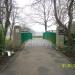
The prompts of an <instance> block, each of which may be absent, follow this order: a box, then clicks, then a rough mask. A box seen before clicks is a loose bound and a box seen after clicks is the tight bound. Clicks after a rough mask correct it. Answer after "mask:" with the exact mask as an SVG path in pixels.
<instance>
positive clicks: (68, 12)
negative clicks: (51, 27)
mask: <svg viewBox="0 0 75 75" xmlns="http://www.w3.org/2000/svg"><path fill="white" fill-rule="evenodd" d="M57 1H58V2H57ZM57 1H56V0H53V2H54V15H55V19H56V21H57V23H58V25H59V26H61V27H63V28H64V29H65V33H66V34H67V38H68V45H69V47H70V48H71V47H72V33H71V26H72V21H73V3H74V0H66V1H65V0H64V1H65V3H64V4H65V5H64V4H63V2H62V0H57ZM59 2H62V3H60V5H58V4H57V3H59ZM62 4H63V5H64V6H63V5H62ZM57 7H58V8H59V11H62V13H63V14H60V16H61V17H62V16H63V15H65V16H67V20H68V22H67V24H65V23H64V22H63V21H62V20H61V19H60V17H59V15H58V14H59V13H58V8H57Z"/></svg>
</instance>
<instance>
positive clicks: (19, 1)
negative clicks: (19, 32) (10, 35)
mask: <svg viewBox="0 0 75 75" xmlns="http://www.w3.org/2000/svg"><path fill="white" fill-rule="evenodd" d="M16 2H17V4H18V6H19V7H25V5H30V4H31V3H32V2H33V0H16ZM30 12H31V9H29V8H25V14H27V13H30ZM21 15H22V16H23V15H24V13H23V12H21ZM25 21H29V22H30V19H29V20H28V19H25ZM29 27H30V28H31V29H33V30H34V31H38V32H43V31H44V26H41V25H38V24H35V25H31V24H30V25H29ZM55 29H56V26H52V27H50V28H48V30H55Z"/></svg>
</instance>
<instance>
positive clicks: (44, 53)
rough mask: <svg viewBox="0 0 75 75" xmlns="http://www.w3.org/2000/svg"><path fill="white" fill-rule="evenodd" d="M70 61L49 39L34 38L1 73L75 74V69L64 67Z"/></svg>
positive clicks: (30, 74)
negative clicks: (53, 46) (55, 48)
mask: <svg viewBox="0 0 75 75" xmlns="http://www.w3.org/2000/svg"><path fill="white" fill-rule="evenodd" d="M69 63H70V62H69V60H68V58H67V57H65V56H64V55H63V54H61V53H60V52H57V51H56V50H54V49H53V48H52V45H51V43H49V42H48V41H47V40H43V39H33V40H29V41H28V42H27V43H26V44H25V47H24V49H23V50H21V51H20V52H18V53H16V55H15V56H14V57H13V58H11V60H10V63H9V64H8V66H7V67H6V69H4V70H3V71H2V72H1V73H0V75H75V69H72V68H63V67H62V64H69Z"/></svg>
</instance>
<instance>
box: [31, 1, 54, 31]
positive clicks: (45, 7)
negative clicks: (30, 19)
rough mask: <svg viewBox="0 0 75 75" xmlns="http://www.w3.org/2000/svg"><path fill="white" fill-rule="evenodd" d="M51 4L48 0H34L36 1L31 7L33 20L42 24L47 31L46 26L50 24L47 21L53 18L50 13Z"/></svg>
mask: <svg viewBox="0 0 75 75" xmlns="http://www.w3.org/2000/svg"><path fill="white" fill-rule="evenodd" d="M51 5H52V4H51V1H50V0H36V2H33V3H32V7H33V8H34V9H35V12H34V14H35V18H34V22H35V23H38V24H40V25H44V27H45V31H47V27H49V26H50V24H49V23H48V22H50V21H51V20H52V19H53V16H51V15H50V14H52V13H51V12H52V10H51V9H52V8H51Z"/></svg>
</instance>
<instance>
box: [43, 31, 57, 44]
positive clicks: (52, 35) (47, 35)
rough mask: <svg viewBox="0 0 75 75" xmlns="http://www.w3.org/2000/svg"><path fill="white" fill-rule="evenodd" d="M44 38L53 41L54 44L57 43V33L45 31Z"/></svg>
mask: <svg viewBox="0 0 75 75" xmlns="http://www.w3.org/2000/svg"><path fill="white" fill-rule="evenodd" d="M43 39H47V40H49V41H51V42H52V43H53V44H56V33H54V32H45V33H43Z"/></svg>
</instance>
